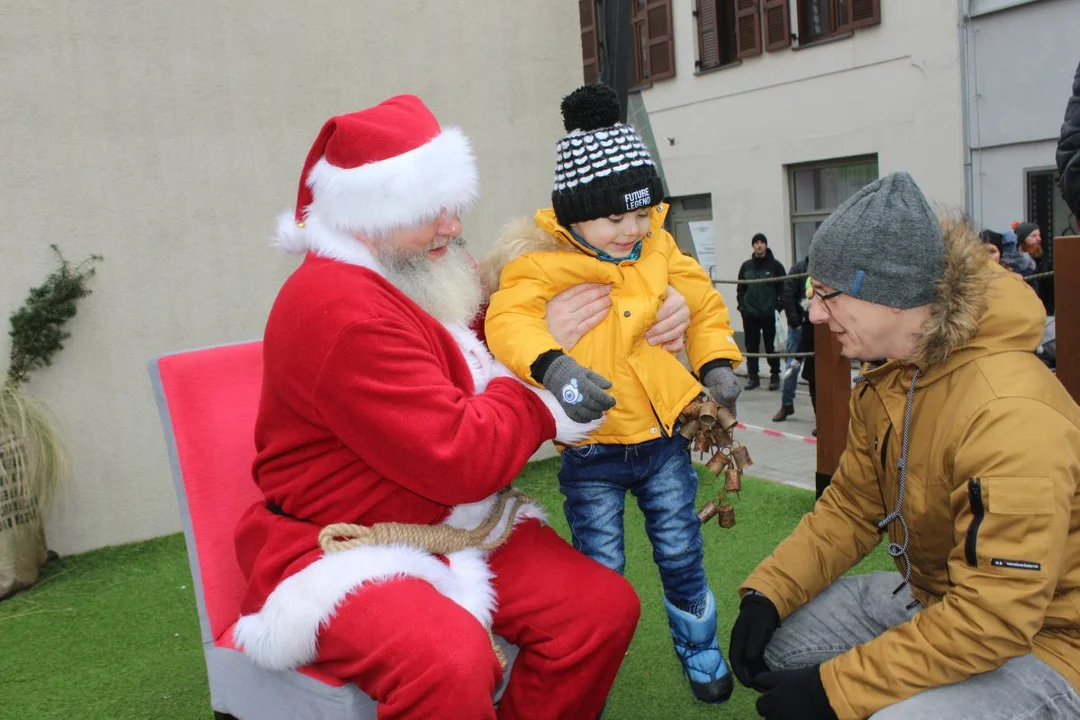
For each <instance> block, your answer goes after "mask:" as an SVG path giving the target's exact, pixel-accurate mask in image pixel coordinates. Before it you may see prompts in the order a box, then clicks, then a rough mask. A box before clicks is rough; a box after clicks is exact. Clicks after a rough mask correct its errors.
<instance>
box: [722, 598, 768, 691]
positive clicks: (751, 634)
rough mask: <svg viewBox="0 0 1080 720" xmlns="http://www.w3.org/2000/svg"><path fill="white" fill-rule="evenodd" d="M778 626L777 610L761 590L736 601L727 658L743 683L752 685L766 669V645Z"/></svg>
mask: <svg viewBox="0 0 1080 720" xmlns="http://www.w3.org/2000/svg"><path fill="white" fill-rule="evenodd" d="M778 627H780V613H779V612H777V610H776V606H775V605H773V604H772V601H771V600H769V598H767V597H765V596H764V595H762V594H761V593H757V592H753V591H751V592H748V593H746V595H744V596H743V599H742V603H741V604H740V605H739V617H737V618H736V619H735V626H734V627H733V628H731V646H730V648H729V650H728V659H729V661H730V662H731V670H732V672H734V673H735V677H737V678H738V679H739V682H741V683H742V684H743V685H744V686H746V687H752V688H755V689H760V688H757V685H756V683H755V678H756V677H757V676H758V675H759V674H761V673H766V672H768V671H769V666H768V665H766V664H765V648H766V647H767V646H768V644H769V640H771V639H772V636H773V633H774V632H776V628H778Z"/></svg>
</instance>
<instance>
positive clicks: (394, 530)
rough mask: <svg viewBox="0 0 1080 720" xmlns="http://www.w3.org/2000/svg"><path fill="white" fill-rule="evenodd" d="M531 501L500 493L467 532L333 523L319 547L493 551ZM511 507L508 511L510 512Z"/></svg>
mask: <svg viewBox="0 0 1080 720" xmlns="http://www.w3.org/2000/svg"><path fill="white" fill-rule="evenodd" d="M530 500H531V498H530V497H529V496H528V495H526V494H525V493H523V492H521V491H519V490H515V489H513V488H509V489H506V490H501V491H500V492H499V494H498V495H497V499H496V501H495V504H494V505H493V506H492V508H491V512H490V513H488V516H487V517H486V518H484V520H483V521H482V522H481V523H480V524H479V525H477V526H476V527H475V528H472V529H468V530H466V529H461V528H455V527H450V526H449V525H413V524H411V523H397V522H387V523H376V524H374V525H371V526H365V525H354V524H352V523H334V524H332V525H327V526H326V527H324V528H323V529H322V532H320V533H319V545H320V546H321V547H322V549H323V550H325V551H326V552H328V553H331V552H341V551H342V550H350V549H352V548H357V547H368V546H372V545H409V546H410V547H415V548H419V549H421V550H426V551H428V552H430V553H432V554H433V555H448V554H450V553H453V552H457V551H459V550H465V549H466V548H476V549H478V550H494V549H495V548H497V547H499V546H500V545H502V544H503V543H505V542H506V540H507V538H509V537H510V533H511V532H512V531H513V529H514V521H515V520H516V519H517V515H518V512H520V510H521V508H523V507H524V506H525V505H526V503H528V502H529V501H530ZM508 506H509V510H507V507H508ZM504 512H505V513H506V526H505V527H504V528H503V529H502V532H501V533H499V534H498V535H497V536H496V537H495V538H493V539H491V540H488V539H487V537H488V535H490V534H491V533H492V532H493V531H494V530H495V528H496V527H497V526H498V524H499V521H500V520H502V517H503V513H504ZM484 629H485V630H487V634H488V638H489V639H490V640H491V648H492V650H494V651H495V657H497V658H498V659H499V665H500V666H502V669H503V670H506V666H507V665H508V664H509V662H508V661H507V659H506V654H505V653H503V650H502V648H501V647H499V645H498V643H496V642H495V636H494V635H493V634H492V632H491V628H484Z"/></svg>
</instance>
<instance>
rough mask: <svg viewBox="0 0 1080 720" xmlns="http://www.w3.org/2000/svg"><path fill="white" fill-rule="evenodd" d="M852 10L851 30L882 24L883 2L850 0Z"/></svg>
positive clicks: (876, 0)
mask: <svg viewBox="0 0 1080 720" xmlns="http://www.w3.org/2000/svg"><path fill="white" fill-rule="evenodd" d="M848 3H849V7H850V8H851V26H850V27H851V29H852V30H856V29H858V28H863V27H870V26H871V25H879V24H880V23H881V0H848Z"/></svg>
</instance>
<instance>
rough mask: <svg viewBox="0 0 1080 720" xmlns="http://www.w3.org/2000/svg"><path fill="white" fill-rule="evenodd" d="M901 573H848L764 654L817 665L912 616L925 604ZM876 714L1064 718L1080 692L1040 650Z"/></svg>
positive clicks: (780, 664) (777, 662)
mask: <svg viewBox="0 0 1080 720" xmlns="http://www.w3.org/2000/svg"><path fill="white" fill-rule="evenodd" d="M901 582H903V578H902V577H901V576H900V574H899V573H891V572H876V573H872V574H870V575H857V576H854V577H844V578H841V579H839V580H837V581H836V582H834V583H833V584H832V585H830V586H829V587H828V588H827V589H826V590H825V592H823V593H821V595H819V596H818V597H816V598H814V599H813V600H812V601H811V602H809V603H807V604H806V605H805V606H804V607H802V608H800V609H799V610H797V611H796V612H795V613H793V614H792V615H791V617H789V618H788V619H787V620H785V621H784V624H783V625H781V626H780V628H779V629H778V630H777V631H776V634H775V635H773V639H772V641H771V642H770V643H769V647H768V648H766V650H765V661H766V662H767V663H768V664H769V667H770V668H772V669H774V670H790V669H793V668H799V667H805V666H807V665H816V664H818V663H821V662H824V661H825V660H828V659H829V658H831V657H833V656H834V655H839V654H840V653H842V652H845V651H847V650H849V649H851V648H853V647H855V646H856V645H859V644H862V643H865V642H868V641H870V640H872V639H874V638H875V637H877V636H878V635H880V634H881V633H883V632H885V631H886V630H888V629H889V628H891V627H893V626H895V625H899V624H900V623H903V622H907V621H908V620H910V619H911V618H912V617H914V616H915V614H916V613H918V612H919V611H920V610H922V606H921V605H918V604H915V606H914V607H911V608H909V607H908V605H911V604H912V602H913V601H912V598H911V592H910V591H909V590H908V589H907V588H904V590H902V591H901V592H899V593H897V594H896V595H893V594H892V593H893V591H894V590H895V589H896V588H897V586H899V585H900V583H901ZM873 718H874V720H901V719H904V720H907V719H909V718H948V719H949V720H997V719H998V718H1000V719H1001V720H1005V719H1006V718H1010V719H1011V718H1024V720H1044V719H1045V720H1051V718H1053V719H1054V720H1057V718H1061V719H1062V720H1064V719H1066V718H1080V694H1077V692H1076V691H1075V690H1074V689H1073V688H1072V686H1071V685H1070V684H1069V682H1068V681H1067V680H1066V679H1065V678H1064V677H1062V676H1061V674H1060V673H1059V672H1057V671H1056V670H1054V669H1053V668H1052V667H1050V666H1049V665H1047V664H1046V663H1044V662H1043V661H1042V660H1040V659H1038V658H1037V657H1035V656H1034V655H1024V656H1021V657H1017V658H1013V659H1012V660H1009V661H1007V662H1006V663H1005V664H1004V665H1002V666H1001V667H999V668H998V669H997V670H993V671H991V672H988V673H983V674H982V675H975V676H973V677H970V678H968V679H967V680H964V681H963V682H958V683H955V684H953V685H943V686H942V687H937V688H932V689H930V690H924V691H923V692H921V693H919V694H918V695H914V696H912V697H910V698H908V699H907V700H903V701H901V702H898V703H896V704H895V705H892V706H890V707H887V708H884V709H882V710H879V711H878V712H876V713H874V715H873Z"/></svg>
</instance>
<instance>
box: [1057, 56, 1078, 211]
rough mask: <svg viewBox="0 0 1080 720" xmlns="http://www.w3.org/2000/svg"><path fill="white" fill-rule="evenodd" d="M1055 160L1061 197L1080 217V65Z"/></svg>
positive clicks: (1066, 106)
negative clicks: (1059, 180) (1059, 179)
mask: <svg viewBox="0 0 1080 720" xmlns="http://www.w3.org/2000/svg"><path fill="white" fill-rule="evenodd" d="M1056 159H1057V167H1058V173H1060V178H1061V195H1062V197H1064V198H1065V203H1066V204H1067V205H1068V206H1069V211H1070V212H1072V214H1073V216H1074V217H1080V65H1077V67H1076V75H1075V76H1074V77H1073V86H1072V96H1071V97H1070V98H1069V102H1068V103H1067V104H1066V105H1065V119H1064V121H1063V122H1062V123H1061V136H1060V137H1059V139H1058V146H1057V155H1056Z"/></svg>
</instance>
